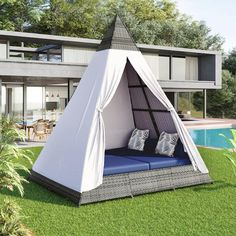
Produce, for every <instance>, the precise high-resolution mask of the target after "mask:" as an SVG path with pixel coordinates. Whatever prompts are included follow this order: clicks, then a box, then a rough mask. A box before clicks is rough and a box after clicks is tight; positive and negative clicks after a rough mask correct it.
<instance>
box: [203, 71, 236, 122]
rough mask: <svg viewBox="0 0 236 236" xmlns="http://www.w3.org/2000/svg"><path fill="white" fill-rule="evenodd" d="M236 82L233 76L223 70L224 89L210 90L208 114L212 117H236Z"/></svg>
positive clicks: (208, 94)
mask: <svg viewBox="0 0 236 236" xmlns="http://www.w3.org/2000/svg"><path fill="white" fill-rule="evenodd" d="M235 95H236V80H235V78H234V77H233V76H232V74H231V73H230V72H229V71H227V70H223V73H222V89H219V90H208V92H207V113H208V115H209V116H212V117H227V118H235V117H236V96H235Z"/></svg>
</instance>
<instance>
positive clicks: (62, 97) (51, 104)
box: [45, 86, 68, 121]
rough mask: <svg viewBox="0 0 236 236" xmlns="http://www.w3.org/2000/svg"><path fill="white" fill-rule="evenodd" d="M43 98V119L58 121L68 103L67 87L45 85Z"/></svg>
mask: <svg viewBox="0 0 236 236" xmlns="http://www.w3.org/2000/svg"><path fill="white" fill-rule="evenodd" d="M45 98H46V103H45V108H46V110H45V119H48V120H55V121H58V120H59V118H60V117H61V115H62V113H63V111H64V109H65V107H66V105H67V103H68V88H67V87H66V86H55V87H46V92H45Z"/></svg>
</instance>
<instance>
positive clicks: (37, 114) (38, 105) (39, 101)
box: [26, 87, 45, 121]
mask: <svg viewBox="0 0 236 236" xmlns="http://www.w3.org/2000/svg"><path fill="white" fill-rule="evenodd" d="M44 93H45V88H44V87H27V98H26V101H27V120H33V121H35V120H38V119H43V112H44V108H45V100H44Z"/></svg>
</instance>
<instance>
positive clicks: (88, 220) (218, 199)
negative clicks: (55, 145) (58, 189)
mask: <svg viewBox="0 0 236 236" xmlns="http://www.w3.org/2000/svg"><path fill="white" fill-rule="evenodd" d="M32 150H33V151H34V153H35V156H37V155H38V154H39V152H40V150H41V149H40V148H33V149H32ZM200 152H201V154H202V156H203V158H204V160H205V162H206V164H207V166H208V168H209V170H210V175H211V177H212V178H213V179H214V181H215V182H214V184H210V185H201V186H195V187H190V188H184V189H178V190H175V191H166V192H161V193H154V194H147V195H143V196H138V197H135V198H133V199H131V198H126V199H120V200H113V201H107V202H104V203H99V204H90V205H85V206H81V207H80V208H78V207H76V206H75V205H74V204H73V203H71V202H69V201H67V200H65V199H64V198H62V197H59V196H57V195H56V194H54V193H51V192H49V191H47V190H46V189H44V188H43V187H41V186H39V185H37V184H35V183H30V184H26V185H25V196H24V198H21V197H20V196H19V195H18V194H17V193H15V194H14V196H13V194H12V193H9V192H4V193H3V194H0V204H1V203H2V200H3V199H4V198H5V197H10V198H11V199H14V200H16V201H17V203H18V204H19V205H20V206H21V207H22V208H23V213H24V214H25V215H27V216H28V218H26V219H25V222H24V223H25V224H27V226H28V227H29V228H30V229H32V231H33V232H34V233H35V234H36V235H38V236H41V235H46V236H51V235H52V236H59V235H63V236H67V235H68V236H72V235H83V236H84V235H181V236H182V235H214V236H215V235H221V236H222V235H224V236H225V235H236V177H235V176H234V175H233V172H232V170H231V166H230V165H229V163H228V161H227V160H225V159H224V157H223V156H222V151H219V150H211V149H204V148H200Z"/></svg>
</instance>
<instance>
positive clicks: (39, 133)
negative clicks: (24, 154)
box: [33, 122, 47, 140]
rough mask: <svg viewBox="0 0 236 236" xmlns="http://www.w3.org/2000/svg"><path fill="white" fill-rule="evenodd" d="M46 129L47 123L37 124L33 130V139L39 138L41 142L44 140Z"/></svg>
mask: <svg viewBox="0 0 236 236" xmlns="http://www.w3.org/2000/svg"><path fill="white" fill-rule="evenodd" d="M46 127H47V123H45V122H37V123H36V124H35V125H34V128H33V139H35V137H38V138H39V140H42V138H45V135H46Z"/></svg>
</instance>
